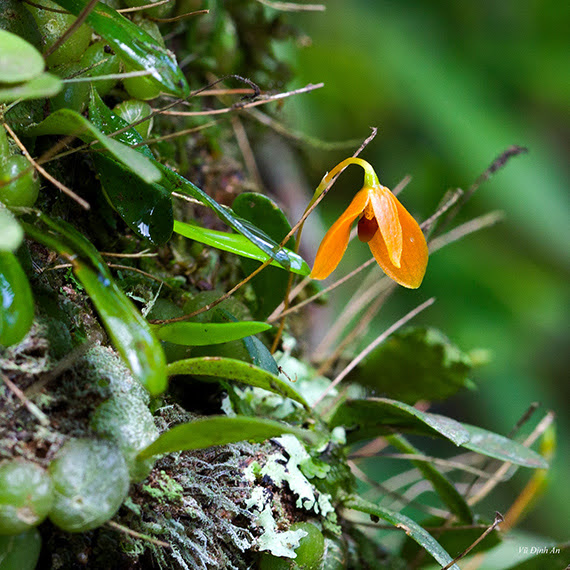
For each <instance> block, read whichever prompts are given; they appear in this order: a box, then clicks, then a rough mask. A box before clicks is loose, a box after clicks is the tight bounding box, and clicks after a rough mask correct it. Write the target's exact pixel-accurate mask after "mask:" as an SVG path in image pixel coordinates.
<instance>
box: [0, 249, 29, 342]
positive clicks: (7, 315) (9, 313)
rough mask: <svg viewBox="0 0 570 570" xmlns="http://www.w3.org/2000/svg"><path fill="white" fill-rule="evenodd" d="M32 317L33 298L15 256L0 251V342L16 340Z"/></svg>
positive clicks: (25, 330) (18, 340)
mask: <svg viewBox="0 0 570 570" xmlns="http://www.w3.org/2000/svg"><path fill="white" fill-rule="evenodd" d="M33 320H34V300H33V298H32V291H31V289H30V284H29V283H28V278H27V277H26V274H25V273H24V270H23V269H22V267H21V266H20V264H19V262H18V259H17V258H16V256H15V255H14V254H13V253H12V252H10V251H0V345H3V346H10V345H12V344H17V343H18V342H20V341H21V340H22V339H23V338H24V337H25V336H26V334H27V333H28V331H29V330H30V327H31V326H32V322H33Z"/></svg>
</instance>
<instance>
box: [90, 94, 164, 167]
mask: <svg viewBox="0 0 570 570" xmlns="http://www.w3.org/2000/svg"><path fill="white" fill-rule="evenodd" d="M138 103H140V101H138ZM88 110H89V120H90V121H91V122H92V123H93V124H94V125H95V126H96V127H97V128H98V129H99V130H100V131H101V132H102V133H103V134H104V135H109V136H110V135H112V134H113V133H115V132H117V131H122V130H123V129H125V128H126V130H125V131H123V132H121V133H119V134H118V135H116V136H115V137H113V139H114V140H116V141H119V142H122V143H124V144H126V145H127V146H134V145H138V146H136V148H135V150H137V151H138V152H140V153H142V154H144V155H145V156H147V157H148V158H154V156H153V154H152V152H151V151H150V148H149V147H148V145H146V144H141V143H142V142H143V138H142V136H141V134H140V133H139V132H138V131H137V130H136V129H135V128H134V127H130V126H129V123H127V121H125V119H123V118H122V117H119V115H117V114H116V113H114V112H113V111H111V109H109V107H107V105H105V103H104V102H103V99H101V97H100V96H99V93H98V92H97V90H96V89H94V88H93V87H92V88H91V91H90V93H89V109H88Z"/></svg>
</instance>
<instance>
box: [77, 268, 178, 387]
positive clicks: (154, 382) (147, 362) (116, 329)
mask: <svg viewBox="0 0 570 570" xmlns="http://www.w3.org/2000/svg"><path fill="white" fill-rule="evenodd" d="M74 272H75V275H76V277H77V278H78V279H79V281H80V282H81V284H82V285H83V286H84V287H85V290H86V291H87V293H88V295H89V296H90V297H91V300H92V301H93V304H94V305H95V308H96V309H97V312H98V313H99V316H100V317H101V320H102V321H103V324H104V325H105V328H106V329H107V332H108V333H109V336H110V337H111V340H112V341H113V344H114V345H115V348H116V349H117V350H118V352H119V354H120V355H121V356H122V357H123V359H124V360H125V362H126V363H127V365H128V366H129V368H130V369H131V371H132V372H133V375H134V376H135V378H137V380H138V381H139V382H140V383H141V384H142V385H143V386H144V387H145V388H146V389H147V390H148V391H149V393H150V394H151V395H153V396H157V395H158V394H162V392H164V391H165V390H166V388H167V385H168V383H167V378H166V369H165V365H166V360H165V357H164V352H163V351H162V347H161V346H160V343H159V342H158V340H157V339H156V337H155V336H154V335H153V334H152V331H151V330H150V328H149V325H148V323H147V322H146V321H145V320H144V318H143V317H142V316H141V314H140V313H139V312H138V311H137V309H136V308H135V307H134V305H133V304H132V303H131V302H130V301H129V299H128V297H127V296H126V295H125V294H124V293H123V292H122V291H121V289H119V287H118V286H117V284H116V283H115V282H114V281H103V282H102V281H101V275H100V274H99V273H97V272H96V271H93V269H91V267H89V266H88V265H86V264H83V263H81V262H77V263H75V265H74Z"/></svg>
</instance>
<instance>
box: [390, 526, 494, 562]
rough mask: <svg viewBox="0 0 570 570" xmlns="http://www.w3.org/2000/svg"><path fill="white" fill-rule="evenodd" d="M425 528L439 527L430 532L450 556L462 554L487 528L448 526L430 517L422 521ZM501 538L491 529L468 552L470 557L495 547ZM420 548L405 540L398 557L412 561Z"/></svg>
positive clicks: (409, 539)
mask: <svg viewBox="0 0 570 570" xmlns="http://www.w3.org/2000/svg"><path fill="white" fill-rule="evenodd" d="M422 524H423V526H424V527H426V528H432V527H440V528H441V530H438V531H432V532H434V534H436V533H437V541H438V542H439V543H440V544H441V546H442V547H443V548H444V549H445V550H446V551H447V552H451V553H452V554H456V553H459V552H463V551H464V550H465V549H466V548H467V547H468V546H469V545H471V544H473V543H474V542H475V541H476V540H477V539H478V538H480V537H481V535H482V534H483V532H484V531H485V530H486V529H487V526H484V525H478V526H474V527H472V528H470V527H469V526H465V525H461V526H459V527H455V526H449V522H447V521H446V520H445V519H442V518H438V517H432V518H429V519H427V520H424V521H422ZM501 542H502V536H501V532H500V531H499V530H498V529H496V528H495V529H493V530H492V531H491V532H490V533H489V534H488V535H487V536H486V537H485V538H484V539H483V540H482V541H481V542H480V543H479V544H478V545H477V546H476V547H475V548H474V549H473V550H471V551H470V552H469V554H470V555H472V554H477V553H479V552H485V551H486V550H489V549H491V548H494V547H495V546H497V545H499V544H501ZM421 549H422V547H421V546H420V545H419V544H418V543H417V542H415V541H413V540H412V539H411V538H406V540H405V541H404V544H403V546H402V550H401V551H400V556H401V557H402V558H404V559H405V560H414V559H415V558H416V556H418V554H419V553H420V550H421Z"/></svg>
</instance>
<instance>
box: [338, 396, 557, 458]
mask: <svg viewBox="0 0 570 570" xmlns="http://www.w3.org/2000/svg"><path fill="white" fill-rule="evenodd" d="M330 425H331V426H332V427H334V426H338V425H343V426H345V427H346V428H347V429H348V434H347V438H348V441H349V442H350V443H354V442H356V441H361V440H363V439H371V438H373V437H377V436H379V435H390V434H393V433H394V432H409V433H414V434H418V435H427V436H431V437H443V438H445V439H449V440H451V441H452V442H453V443H455V445H461V446H462V447H465V448H467V449H470V450H471V451H475V452H476V453H481V454H482V455H487V456H489V457H494V458H495V459H499V460H501V461H509V462H510V463H514V464H516V465H521V466H523V467H529V468H531V469H546V468H548V463H547V462H546V461H545V459H543V458H542V457H541V456H540V455H539V454H538V453H536V452H535V451H533V450H532V449H528V448H527V447H525V446H524V445H522V444H520V443H517V442H516V441H513V440H511V439H508V438H506V437H504V436H502V435H498V434H495V433H492V432H490V431H487V430H484V429H482V428H479V427H475V426H470V425H467V424H463V423H459V422H457V421H455V420H452V419H451V418H447V417H445V416H440V415H439V414H431V413H428V412H420V411H419V410H417V409H416V408H414V407H412V406H409V405H408V404H404V403H403V402H398V401H396V400H388V399H387V398H368V399H366V400H346V401H345V402H343V403H342V404H341V405H340V406H339V407H338V408H337V410H336V411H335V413H334V415H333V417H332V418H331V420H330Z"/></svg>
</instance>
